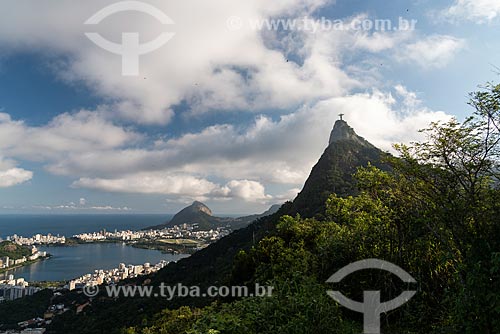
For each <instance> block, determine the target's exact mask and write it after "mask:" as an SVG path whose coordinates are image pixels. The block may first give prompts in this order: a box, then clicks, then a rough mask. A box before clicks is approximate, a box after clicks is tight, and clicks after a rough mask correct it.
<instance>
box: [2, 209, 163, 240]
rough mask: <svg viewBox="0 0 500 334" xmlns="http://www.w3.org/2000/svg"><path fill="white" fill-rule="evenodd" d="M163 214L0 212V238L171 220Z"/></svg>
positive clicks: (136, 226)
mask: <svg viewBox="0 0 500 334" xmlns="http://www.w3.org/2000/svg"><path fill="white" fill-rule="evenodd" d="M171 218H172V215H163V214H130V215H127V214H121V215H114V214H106V215H97V214H96V215H90V214H89V215H0V238H3V239H5V238H6V237H7V236H9V235H13V234H17V235H21V236H24V237H31V236H33V235H35V234H37V233H39V234H45V235H46V234H48V233H51V234H52V235H58V234H59V235H61V236H66V237H71V236H73V235H75V234H79V233H84V232H98V231H101V230H102V229H106V230H108V231H114V230H115V229H117V230H140V229H143V228H146V227H149V226H154V225H159V224H162V223H165V222H166V221H168V220H170V219H171Z"/></svg>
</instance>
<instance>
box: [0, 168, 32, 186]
mask: <svg viewBox="0 0 500 334" xmlns="http://www.w3.org/2000/svg"><path fill="white" fill-rule="evenodd" d="M32 178H33V172H31V171H27V170H25V169H22V168H11V169H7V170H0V188H8V187H12V186H15V185H18V184H21V183H24V182H27V181H29V180H31V179H32Z"/></svg>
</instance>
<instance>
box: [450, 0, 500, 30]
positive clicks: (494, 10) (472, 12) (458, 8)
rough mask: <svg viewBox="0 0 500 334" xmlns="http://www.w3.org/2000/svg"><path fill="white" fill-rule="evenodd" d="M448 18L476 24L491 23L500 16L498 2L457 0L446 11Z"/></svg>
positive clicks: (493, 0) (490, 0) (496, 0)
mask: <svg viewBox="0 0 500 334" xmlns="http://www.w3.org/2000/svg"><path fill="white" fill-rule="evenodd" d="M444 15H445V16H446V17H449V18H452V19H463V20H470V21H474V22H476V23H479V24H481V23H491V22H492V21H493V20H495V19H497V18H498V17H499V16H500V2H499V1H498V0H455V2H454V4H453V5H452V6H451V7H449V8H447V9H446V10H445V11H444Z"/></svg>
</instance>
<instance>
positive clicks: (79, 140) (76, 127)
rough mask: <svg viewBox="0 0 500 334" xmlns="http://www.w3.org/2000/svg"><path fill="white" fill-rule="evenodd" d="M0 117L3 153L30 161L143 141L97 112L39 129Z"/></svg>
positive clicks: (60, 119) (64, 116)
mask: <svg viewBox="0 0 500 334" xmlns="http://www.w3.org/2000/svg"><path fill="white" fill-rule="evenodd" d="M0 116H1V117H0V153H2V154H4V155H6V156H17V157H23V158H26V159H30V160H44V159H47V158H53V157H60V156H61V154H68V153H71V154H81V153H83V152H89V151H93V150H102V149H113V148H118V147H122V146H126V145H131V144H134V143H136V142H137V141H138V140H139V139H140V138H141V136H140V135H139V134H137V133H135V132H133V131H131V130H128V129H124V128H122V127H120V126H116V125H114V124H113V123H111V122H110V121H108V120H106V119H104V118H103V117H102V115H101V114H100V113H98V112H91V111H79V112H77V113H74V114H69V113H65V114H61V115H59V116H56V117H55V118H54V119H53V120H52V121H50V122H49V123H48V124H46V125H45V126H39V127H31V126H28V125H26V124H25V123H24V122H22V121H15V120H12V119H11V117H10V116H9V115H8V114H0Z"/></svg>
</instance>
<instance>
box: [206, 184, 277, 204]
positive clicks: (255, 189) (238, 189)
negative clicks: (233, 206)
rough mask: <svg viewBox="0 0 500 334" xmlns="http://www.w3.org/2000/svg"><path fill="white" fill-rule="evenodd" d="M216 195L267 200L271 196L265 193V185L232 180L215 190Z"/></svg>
mask: <svg viewBox="0 0 500 334" xmlns="http://www.w3.org/2000/svg"><path fill="white" fill-rule="evenodd" d="M214 194H215V195H216V196H220V197H229V198H239V199H243V200H246V201H259V200H266V199H267V200H269V199H271V198H272V196H270V195H266V189H265V187H264V186H263V185H262V184H261V183H259V182H256V181H249V180H241V181H238V180H233V181H230V182H228V183H227V184H226V185H225V186H224V187H223V188H221V189H220V190H217V191H215V193H214Z"/></svg>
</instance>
